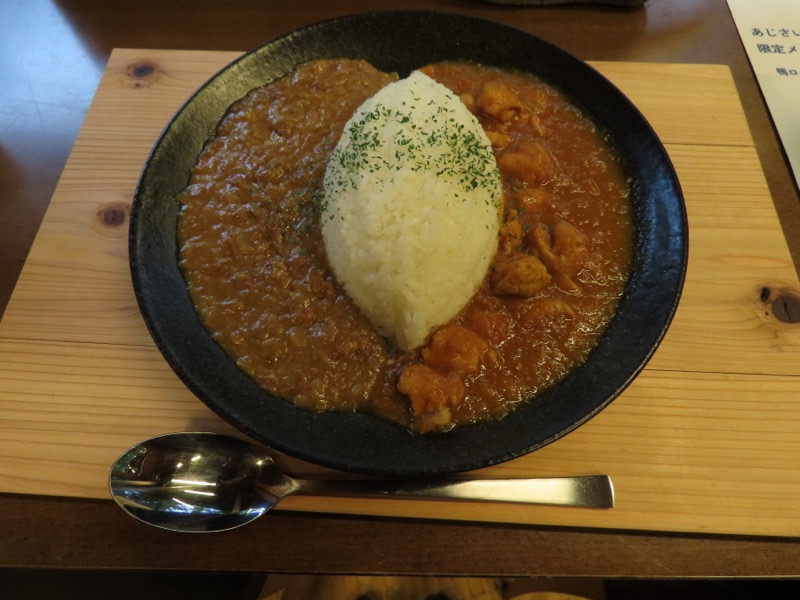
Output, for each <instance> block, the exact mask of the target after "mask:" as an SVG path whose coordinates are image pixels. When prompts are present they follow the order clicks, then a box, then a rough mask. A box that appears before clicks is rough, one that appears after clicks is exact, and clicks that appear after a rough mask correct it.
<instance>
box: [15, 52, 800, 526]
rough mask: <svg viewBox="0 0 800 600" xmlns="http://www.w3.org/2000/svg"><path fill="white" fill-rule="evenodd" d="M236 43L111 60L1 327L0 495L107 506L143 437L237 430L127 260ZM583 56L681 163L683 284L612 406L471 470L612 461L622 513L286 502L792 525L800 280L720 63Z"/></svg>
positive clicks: (518, 470)
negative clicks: (148, 162) (784, 313)
mask: <svg viewBox="0 0 800 600" xmlns="http://www.w3.org/2000/svg"><path fill="white" fill-rule="evenodd" d="M236 56H237V54H236V53H231V52H196V51H157V50H117V51H115V52H114V53H113V54H112V57H111V59H110V62H109V64H108V66H107V69H106V72H105V74H104V76H103V79H102V81H101V83H100V86H99V88H98V90H97V94H96V97H95V99H94V102H93V104H92V106H91V108H90V111H89V113H88V115H87V117H86V120H85V122H84V126H83V128H82V129H81V132H80V134H79V136H78V139H77V141H76V144H75V146H74V149H73V152H72V154H71V156H70V159H69V161H68V163H67V166H66V168H65V170H64V173H63V175H62V178H61V180H60V182H59V184H58V187H57V189H56V192H55V194H54V197H53V200H52V202H51V204H50V207H49V209H48V212H47V214H46V217H45V220H44V222H43V224H42V227H41V229H40V231H39V234H38V236H37V238H36V241H35V243H34V246H33V248H32V250H31V253H30V255H29V257H28V260H27V262H26V264H25V268H24V269H23V272H22V275H21V277H20V279H19V282H18V284H17V287H16V289H15V292H14V294H13V296H12V299H11V301H10V303H9V306H8V309H7V311H6V313H5V315H4V317H3V320H2V322H0V431H2V436H0V457H1V458H2V468H0V492H13V493H22V494H52V495H63V496H78V497H87V498H107V497H108V496H107V491H106V474H107V470H108V467H109V466H110V464H111V462H112V461H113V460H114V459H115V458H116V457H117V456H118V455H119V454H120V453H121V452H122V451H123V450H124V449H125V448H127V447H128V446H130V445H132V444H133V443H135V442H137V441H138V440H140V439H142V438H145V437H148V436H151V435H157V434H160V433H164V432H167V431H174V430H199V429H202V430H215V431H228V432H232V431H233V430H232V428H231V427H230V426H228V425H227V424H225V423H223V422H222V421H220V420H219V419H218V418H217V417H216V416H215V415H213V414H212V413H211V412H210V411H209V410H208V409H207V408H205V406H204V405H203V404H202V403H200V402H199V401H198V400H197V399H195V398H194V396H192V395H191V394H190V393H189V392H188V391H187V390H186V389H185V388H184V387H183V386H182V384H181V383H180V382H179V380H178V379H177V377H176V376H175V375H174V374H173V373H172V372H171V370H170V369H169V367H168V366H167V365H166V363H165V362H164V360H163V359H162V358H161V356H160V354H159V353H158V351H157V350H156V348H155V346H154V344H153V343H152V341H151V339H150V337H149V335H148V333H147V331H146V328H145V326H144V323H143V321H142V319H141V317H140V315H139V313H138V310H137V307H136V302H135V299H134V296H133V292H132V289H131V284H130V276H129V272H128V264H127V225H128V223H127V214H128V211H129V207H130V200H131V197H132V193H133V189H134V187H135V185H136V181H137V178H138V175H139V172H140V169H141V167H142V164H143V163H144V161H145V159H146V156H147V153H148V151H149V149H150V147H151V146H152V144H153V142H154V141H155V139H156V137H157V136H158V134H159V133H160V131H161V130H162V128H163V127H164V125H165V124H166V122H167V121H168V119H169V118H170V116H171V115H172V114H173V113H174V111H175V110H176V109H177V108H178V107H179V106H180V104H181V103H182V102H183V101H184V100H185V99H186V98H187V97H188V96H189V95H190V94H191V92H192V91H193V90H194V89H196V88H197V86H199V85H200V84H201V83H202V82H203V81H205V79H207V77H208V76H210V75H211V74H213V73H214V72H215V71H217V70H218V69H219V68H221V67H222V66H224V65H225V64H226V63H227V62H229V61H230V60H232V59H233V58H235V57H236ZM594 64H595V66H596V67H597V68H598V69H599V70H600V71H601V72H603V73H604V74H605V75H606V76H607V77H609V78H610V79H611V80H612V81H614V82H615V83H616V84H617V85H618V86H619V87H620V88H621V89H622V90H623V91H625V92H626V93H627V94H628V95H629V96H630V97H631V99H632V100H633V101H634V102H635V103H636V104H637V105H638V106H639V107H640V109H641V110H642V112H643V113H644V114H645V116H646V117H647V118H648V119H649V120H650V122H651V123H652V125H653V126H654V128H655V129H656V131H657V133H658V134H659V136H660V137H661V139H662V141H663V142H664V144H665V146H666V147H667V150H668V152H669V154H670V156H671V158H672V160H673V162H674V164H675V167H676V170H677V172H678V175H679V177H680V180H681V183H682V186H683V189H684V194H685V196H686V203H687V209H688V212H689V222H690V263H689V271H688V275H687V282H686V288H685V291H684V295H683V298H682V300H681V304H680V308H679V310H678V314H677V316H676V318H675V321H674V323H673V325H672V327H671V328H670V331H669V333H668V335H667V337H666V339H665V341H664V343H663V344H662V346H661V347H660V349H659V350H658V352H657V353H656V355H655V357H654V358H653V360H652V361H651V363H650V364H649V365H648V367H647V368H646V369H645V371H644V372H643V373H642V375H640V376H639V377H638V378H637V379H636V380H635V381H634V383H633V384H632V385H631V387H630V388H629V389H628V390H627V391H626V392H625V393H624V394H623V395H622V396H621V397H620V398H619V399H617V400H616V401H615V402H614V403H613V404H612V405H611V406H610V407H609V408H608V409H606V410H605V411H603V413H601V414H600V415H598V416H597V417H596V418H595V419H593V420H592V421H590V422H589V423H587V424H586V425H584V426H583V427H581V428H580V429H579V430H577V431H576V432H574V433H572V434H570V435H569V436H567V437H565V438H563V439H562V440H559V441H558V442H556V443H554V444H552V445H550V446H548V447H546V448H543V449H542V450H539V451H537V452H535V453H533V454H530V455H528V456H525V457H522V458H520V459H517V460H515V461H511V462H508V463H505V464H503V465H499V466H496V467H493V468H491V469H486V470H484V471H482V472H479V473H476V474H475V475H476V476H482V477H484V476H485V477H522V476H525V477H527V476H547V475H569V474H579V473H587V472H601V473H608V474H610V475H611V476H612V478H613V480H614V483H615V487H616V490H617V507H616V508H615V509H613V510H611V511H593V510H583V509H558V508H548V507H522V506H507V505H478V504H467V503H459V504H457V505H453V504H448V503H443V502H422V501H379V500H375V501H366V500H335V501H334V500H330V499H309V498H304V499H299V498H298V499H287V501H286V503H285V505H282V506H283V507H284V508H285V509H289V510H314V511H322V512H337V513H350V514H374V515H387V516H413V517H423V518H454V519H463V520H474V521H494V522H508V523H530V524H545V525H574V526H588V527H601V528H623V529H646V530H664V531H683V532H708V533H743V534H764V535H777V536H795V535H800V519H798V518H797V517H798V514H797V513H798V509H797V508H796V507H795V506H796V502H795V499H796V498H797V497H800V413H798V408H800V399H798V394H797V390H798V387H800V385H799V384H800V377H799V376H800V366H798V365H800V360H798V359H800V332H798V330H797V326H796V325H791V324H786V323H782V322H779V321H778V320H777V319H775V318H774V316H773V315H772V314H771V311H770V307H771V304H770V302H771V301H772V299H774V298H775V297H776V296H779V295H780V294H782V293H784V294H785V293H786V292H787V291H788V292H793V293H798V292H800V286H799V285H798V282H797V277H796V274H795V269H794V266H793V263H792V261H791V257H790V255H789V252H788V250H787V247H786V243H785V240H784V238H783V234H782V232H781V227H780V224H779V222H778V219H777V217H776V215H775V211H774V208H773V205H772V201H771V198H770V195H769V192H768V189H767V186H766V184H765V181H764V176H763V173H762V171H761V167H760V166H759V162H758V158H757V156H756V152H755V149H754V147H753V142H752V140H751V138H750V135H749V132H748V129H747V124H746V121H745V118H744V115H743V112H742V109H741V106H740V104H739V101H738V98H737V95H736V90H735V87H734V84H733V81H732V79H731V77H730V73H729V71H728V69H727V67H723V66H713V65H675V64H649V63H648V64H630V63H594ZM140 65H152V66H153V67H154V69H153V70H152V72H151V73H149V74H143V73H147V69H139V68H137V66H140ZM294 467H295V468H296V470H297V471H298V472H299V473H300V474H302V475H309V474H315V473H320V472H323V471H322V470H321V469H318V468H316V467H313V466H311V465H305V464H300V463H294Z"/></svg>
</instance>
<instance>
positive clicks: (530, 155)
mask: <svg viewBox="0 0 800 600" xmlns="http://www.w3.org/2000/svg"><path fill="white" fill-rule="evenodd" d="M422 70H423V71H424V72H425V73H426V74H428V75H429V76H431V77H433V78H434V79H436V80H437V81H439V82H441V83H442V84H444V85H446V86H447V87H448V88H450V89H451V90H452V91H454V92H455V93H456V94H458V95H459V96H460V97H461V99H462V101H463V102H464V104H465V105H466V106H467V107H468V108H469V109H470V110H471V111H472V112H473V113H474V114H475V115H476V117H477V118H478V120H479V121H480V123H481V124H482V126H483V127H484V129H485V131H486V132H487V135H488V137H489V139H490V141H491V142H492V146H493V150H494V153H495V156H496V159H497V162H498V166H499V168H500V172H501V175H502V180H503V188H504V209H503V224H502V226H501V231H500V236H499V239H498V250H497V255H496V258H495V261H494V264H493V265H492V267H491V269H490V271H489V273H488V274H487V277H486V279H485V280H484V282H483V284H482V286H481V288H480V290H479V291H478V293H477V294H476V295H475V297H474V298H473V299H472V301H471V303H470V304H469V305H468V306H467V307H466V308H465V309H464V310H463V311H462V312H461V314H459V315H458V316H457V317H456V318H455V319H454V320H453V321H451V322H450V323H448V324H447V325H445V326H443V327H441V328H439V329H438V330H436V331H434V332H433V333H432V334H431V336H430V338H429V340H428V341H427V343H426V344H425V345H424V346H423V347H421V348H418V349H416V350H414V351H410V352H401V351H399V350H398V349H397V348H396V347H394V346H393V344H392V343H391V342H390V341H389V340H386V339H384V338H382V337H381V336H380V335H378V333H377V332H376V331H375V329H374V328H373V326H372V325H371V324H370V323H369V321H368V320H367V319H366V318H365V317H364V316H363V315H362V314H361V313H360V312H359V310H358V309H357V307H356V306H355V305H354V303H353V302H352V301H351V300H350V299H349V298H348V297H347V295H346V294H345V293H344V291H343V290H342V289H341V287H340V286H339V285H338V284H337V282H336V279H335V277H334V276H333V274H332V272H331V270H330V268H329V267H328V264H327V259H326V256H325V251H324V246H323V243H322V238H321V233H320V223H319V210H318V209H319V207H318V205H317V202H318V197H319V193H320V190H321V185H322V179H323V175H324V172H325V167H326V163H327V160H328V157H329V156H330V155H331V153H332V151H333V148H334V147H335V145H336V142H337V141H338V138H339V135H340V133H341V131H342V128H343V126H344V124H345V123H346V121H347V120H348V119H349V118H350V116H351V115H352V114H353V112H354V111H355V109H356V108H357V107H358V106H359V105H360V104H361V103H362V102H363V101H365V100H366V99H367V98H369V97H370V96H372V95H373V94H374V93H375V92H377V91H378V90H379V89H381V88H382V87H383V86H385V85H386V84H387V83H389V82H391V81H393V80H395V79H396V76H394V75H392V74H386V73H382V72H380V71H378V70H376V69H374V68H373V67H372V66H370V65H369V64H367V63H366V62H363V61H352V60H321V61H313V62H310V63H306V64H304V65H301V66H300V67H298V68H297V70H296V71H295V72H293V73H292V74H290V75H287V76H285V77H284V78H282V79H279V80H277V81H275V82H273V83H270V84H268V85H266V86H263V87H261V88H258V89H256V90H253V91H252V92H251V93H250V94H248V95H247V96H246V97H245V98H243V99H242V100H241V101H239V102H237V103H236V104H234V105H233V106H232V107H231V109H230V110H229V112H228V114H227V115H226V116H225V118H224V119H223V120H222V122H221V123H220V125H219V127H218V130H217V133H216V136H215V138H214V139H213V140H211V141H210V142H209V143H208V144H207V145H206V147H205V148H204V150H203V152H202V153H201V155H200V157H199V159H198V161H197V164H196V166H195V168H194V170H193V172H192V176H191V180H190V183H189V185H188V187H187V189H186V190H185V192H184V193H183V194H182V195H181V197H180V198H179V200H180V203H181V214H180V218H179V224H178V241H179V247H180V263H181V268H182V270H183V273H184V277H185V279H186V282H187V285H188V288H189V291H190V294H191V297H192V300H193V302H194V304H195V307H196V309H197V312H198V314H199V315H200V317H201V318H202V320H203V322H204V323H205V325H206V327H207V329H208V330H209V332H210V333H211V335H212V336H213V337H214V339H215V340H216V341H217V342H218V343H219V344H220V345H221V346H222V347H223V348H224V349H225V350H226V352H227V353H228V354H229V355H230V356H231V358H232V359H233V360H235V361H236V363H237V364H238V365H239V366H240V368H242V369H243V370H244V371H245V372H247V373H248V374H249V375H250V376H252V377H253V378H254V379H255V380H256V381H257V382H258V383H259V385H261V386H262V387H263V388H265V389H266V390H268V391H269V392H270V393H272V394H274V395H276V396H280V397H283V398H286V399H288V400H289V401H293V402H295V403H297V404H298V405H299V406H302V407H304V408H307V409H311V410H346V411H351V410H360V411H366V412H370V413H372V414H375V415H376V416H378V417H380V418H383V419H386V420H388V421H391V422H393V423H397V424H398V425H400V426H404V427H409V428H411V429H414V430H416V431H420V432H427V431H446V430H448V429H450V428H452V427H456V426H463V425H468V424H471V423H475V422H478V421H482V420H486V419H497V418H501V417H502V416H503V415H505V414H507V413H508V412H509V411H510V410H513V408H514V407H515V406H516V405H518V404H519V403H520V402H524V401H533V402H535V395H536V394H537V392H539V391H541V390H542V389H544V388H546V387H548V386H550V385H552V384H553V383H554V382H556V381H558V380H559V379H561V378H563V377H564V376H566V375H567V374H568V373H569V371H570V370H571V369H573V368H574V367H575V366H576V365H577V364H580V363H581V362H582V361H584V360H585V359H586V356H587V355H588V353H589V352H590V351H591V349H592V348H593V347H594V346H595V345H596V344H597V341H598V340H599V338H600V336H602V333H603V331H604V330H605V328H606V326H607V325H608V323H609V321H610V319H611V318H612V317H613V315H614V312H615V310H616V306H617V303H618V301H619V298H620V297H621V294H622V292H623V290H624V287H625V284H626V282H627V278H628V273H629V269H630V262H631V254H632V243H633V235H634V231H633V224H632V218H631V215H630V205H629V199H628V184H627V182H626V181H625V179H624V176H623V174H622V173H621V170H620V167H619V164H618V161H617V160H616V159H615V156H614V153H613V149H612V148H611V147H610V144H609V142H608V141H607V140H606V139H605V138H604V137H603V134H602V132H601V131H598V130H597V128H596V127H595V126H594V125H593V124H592V123H591V121H589V120H588V119H587V118H586V117H585V116H583V115H582V113H581V112H580V111H579V110H578V109H577V108H576V107H574V106H573V105H571V104H570V103H569V102H568V101H567V99H566V98H564V97H563V95H561V94H560V93H559V92H557V91H556V90H555V89H553V88H552V87H550V86H548V85H546V84H545V83H543V82H541V81H540V80H538V79H537V78H535V77H533V76H531V75H528V74H521V73H512V72H507V71H503V70H500V69H495V68H489V67H482V66H478V65H474V64H469V63H440V64H436V65H430V66H427V67H425V68H423V69H422ZM431 243H435V240H431Z"/></svg>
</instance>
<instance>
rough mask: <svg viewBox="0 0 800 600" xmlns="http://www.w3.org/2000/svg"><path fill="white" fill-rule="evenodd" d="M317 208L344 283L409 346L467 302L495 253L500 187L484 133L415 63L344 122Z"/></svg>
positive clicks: (388, 332) (379, 325) (381, 325)
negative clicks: (414, 67) (412, 69)
mask: <svg viewBox="0 0 800 600" xmlns="http://www.w3.org/2000/svg"><path fill="white" fill-rule="evenodd" d="M320 210H321V224H322V235H323V239H324V243H325V250H326V252H327V257H328V261H329V263H330V266H331V268H332V269H333V272H334V274H335V275H336V277H337V279H338V281H339V283H340V284H341V285H342V286H343V287H344V289H345V291H346V292H347V293H348V294H349V295H350V297H351V298H352V299H353V301H354V302H355V303H356V305H357V306H358V307H359V308H360V309H361V310H362V311H363V313H364V314H365V315H366V316H367V318H368V319H369V320H370V321H371V322H372V324H373V325H374V326H375V327H376V329H377V330H378V331H379V332H380V333H381V334H382V335H384V336H386V337H390V338H392V339H394V340H395V342H396V343H397V345H398V346H399V347H400V348H402V349H403V350H410V349H413V348H416V347H418V346H420V345H422V344H423V343H424V342H425V339H426V338H427V336H428V335H429V334H430V333H431V331H433V329H435V328H436V327H438V326H440V325H443V324H444V323H446V322H448V321H449V320H451V319H452V318H453V317H454V316H456V314H458V312H459V311H460V310H461V309H462V308H464V307H465V306H466V305H467V303H468V302H469V300H470V299H471V298H472V296H473V295H474V294H475V292H476V291H477V289H478V288H479V287H480V284H481V282H482V281H483V279H484V277H485V276H486V273H487V271H488V269H489V267H490V265H491V262H492V260H493V258H494V254H495V251H496V249H497V235H498V229H499V225H500V218H501V215H502V187H501V183H500V175H499V171H498V169H497V162H496V160H495V157H494V153H493V152H492V147H491V143H490V142H489V139H488V138H487V137H486V133H485V132H484V130H483V128H482V127H481V125H480V124H479V123H478V121H477V119H475V117H474V116H473V115H472V113H470V112H469V110H468V109H467V107H466V106H465V105H464V104H463V103H462V102H461V100H460V99H459V98H458V97H457V96H455V95H454V94H453V93H452V92H451V91H450V90H448V89H447V88H446V87H445V86H443V85H441V84H439V83H437V82H436V81H434V80H433V79H431V78H430V77H428V76H427V75H424V74H422V73H420V72H414V73H412V74H411V75H410V76H409V77H408V78H406V79H402V80H400V81H397V82H395V83H392V84H390V85H388V86H386V87H385V88H383V89H382V90H381V91H379V92H378V93H377V94H375V95H374V96H373V97H372V98H370V99H369V100H367V101H366V102H365V103H364V104H363V105H362V106H361V107H359V109H358V110H357V111H356V112H355V114H354V115H353V117H352V118H351V119H350V121H349V122H348V123H347V125H346V126H345V128H344V131H343V133H342V136H341V139H340V140H339V143H338V145H337V146H336V149H335V150H334V153H333V155H332V157H331V159H330V161H329V162H328V165H327V169H326V172H325V179H324V190H323V194H322V201H321V204H320Z"/></svg>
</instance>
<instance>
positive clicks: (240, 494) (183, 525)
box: [108, 432, 614, 533]
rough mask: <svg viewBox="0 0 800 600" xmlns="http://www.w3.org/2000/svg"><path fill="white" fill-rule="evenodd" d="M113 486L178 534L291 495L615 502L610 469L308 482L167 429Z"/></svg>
mask: <svg viewBox="0 0 800 600" xmlns="http://www.w3.org/2000/svg"><path fill="white" fill-rule="evenodd" d="M108 479H109V489H110V491H111V496H112V497H113V498H114V500H115V501H116V503H117V504H118V505H119V506H120V507H121V508H122V509H123V510H124V511H125V512H127V513H128V514H129V515H131V516H132V517H135V518H136V519H139V520H140V521H143V522H144V523H147V524H148V525H153V526H155V527H160V528H162V529H169V530H171V531H180V532H191V533H198V532H212V531H225V530H228V529H234V528H236V527H240V526H242V525H245V524H247V523H249V522H250V521H252V520H254V519H257V518H258V517H260V516H261V515H263V514H264V513H265V512H267V511H268V510H270V509H271V508H272V507H273V506H275V505H276V504H277V503H278V502H279V501H280V500H281V499H282V498H285V497H286V496H288V495H291V494H302V495H312V496H334V497H335V496H339V497H382V498H412V499H413V498H417V499H419V498H429V499H432V498H436V499H444V500H473V501H482V502H514V503H523V504H549V505H558V506H582V507H590V508H611V507H613V505H614V489H613V486H612V485H611V480H610V478H609V477H608V476H606V475H587V476H576V477H556V478H537V479H499V480H498V479H492V480H490V479H482V480H467V479H452V480H437V481H434V480H417V481H401V480H374V479H336V480H309V479H296V478H293V477H290V476H289V475H287V474H286V473H284V472H283V470H282V469H281V468H280V466H279V465H278V464H277V463H275V461H274V460H273V459H272V457H271V456H270V455H269V454H268V452H267V451H266V450H264V449H262V448H259V447H257V446H254V445H253V444H251V443H249V442H247V441H245V440H243V439H239V438H235V437H231V436H227V435H222V434H217V433H206V432H185V433H183V432H181V433H170V434H166V435H162V436H158V437H154V438H151V439H148V440H145V441H143V442H141V443H139V444H137V445H135V446H133V447H132V448H130V449H128V450H127V451H125V452H124V453H123V454H122V455H121V456H120V457H119V458H118V459H117V460H116V461H115V462H114V464H113V466H112V468H111V472H110V473H109V478H108Z"/></svg>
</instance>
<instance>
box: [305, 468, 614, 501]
mask: <svg viewBox="0 0 800 600" xmlns="http://www.w3.org/2000/svg"><path fill="white" fill-rule="evenodd" d="M296 483H297V486H296V487H295V489H294V490H292V492H291V493H292V494H298V495H304V496H339V497H342V496H345V497H357V498H367V497H369V498H374V497H384V498H417V499H442V500H472V501H479V502H512V503H517V504H545V505H552V506H578V507H587V508H613V506H614V487H613V485H612V483H611V478H610V477H608V475H584V476H576V477H551V478H535V479H471V480H449V481H441V480H439V481H424V480H422V481H385V480H326V481H322V480H296Z"/></svg>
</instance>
